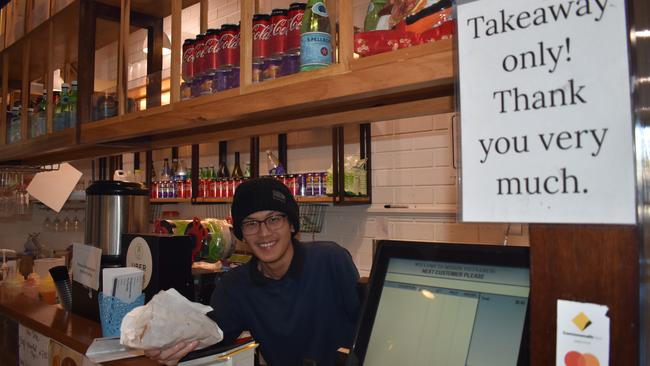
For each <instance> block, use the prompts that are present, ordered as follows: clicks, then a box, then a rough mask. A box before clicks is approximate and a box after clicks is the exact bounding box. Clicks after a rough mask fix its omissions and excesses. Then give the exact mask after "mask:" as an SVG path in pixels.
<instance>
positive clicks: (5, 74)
mask: <svg viewBox="0 0 650 366" xmlns="http://www.w3.org/2000/svg"><path fill="white" fill-rule="evenodd" d="M2 11H4V9H3V10H2ZM8 95H9V53H7V52H5V53H3V54H2V95H1V96H0V97H1V100H0V111H2V112H3V113H0V146H4V145H6V144H7V124H8V123H9V121H7V112H6V111H7V109H8V107H10V106H8V105H7V103H8V102H9V100H8Z"/></svg>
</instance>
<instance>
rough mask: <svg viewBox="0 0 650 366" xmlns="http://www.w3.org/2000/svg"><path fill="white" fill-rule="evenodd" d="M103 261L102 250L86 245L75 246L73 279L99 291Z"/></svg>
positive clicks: (73, 248)
mask: <svg viewBox="0 0 650 366" xmlns="http://www.w3.org/2000/svg"><path fill="white" fill-rule="evenodd" d="M101 259H102V250H101V249H99V248H95V247H93V246H90V245H85V244H73V247H72V279H73V280H75V281H77V282H79V283H80V284H82V285H84V286H86V287H90V288H92V289H93V290H98V289H99V268H100V264H101Z"/></svg>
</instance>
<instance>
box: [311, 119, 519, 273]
mask: <svg viewBox="0 0 650 366" xmlns="http://www.w3.org/2000/svg"><path fill="white" fill-rule="evenodd" d="M451 117H452V115H451V114H445V115H436V116H427V117H418V118H410V119H403V120H396V121H383V122H376V123H373V124H372V136H373V140H372V167H373V170H372V186H373V188H372V194H373V197H372V198H373V205H371V206H359V207H354V206H352V207H328V208H327V211H326V217H325V224H324V228H323V232H321V233H320V234H316V235H312V234H307V235H303V238H304V239H311V238H315V239H322V240H334V241H336V242H338V243H340V244H341V245H343V246H345V247H346V248H348V250H350V252H351V253H352V255H353V257H354V260H355V262H356V264H357V267H358V268H359V271H360V272H361V274H362V275H367V274H368V273H369V271H370V267H371V264H372V241H373V239H401V240H418V241H440V242H453V243H491V244H503V242H504V239H505V234H506V231H508V232H509V235H508V243H509V244H512V245H527V244H528V233H527V227H526V226H522V225H518V224H513V225H511V226H510V227H508V225H507V224H471V223H470V224H461V223H457V222H456V209H457V207H456V195H457V189H456V187H457V185H456V180H457V171H456V169H455V168H454V166H453V163H452V161H453V155H452V151H453V146H452V140H451ZM385 204H391V205H400V206H401V205H405V206H408V207H409V208H408V209H392V208H389V209H387V208H384V205H385Z"/></svg>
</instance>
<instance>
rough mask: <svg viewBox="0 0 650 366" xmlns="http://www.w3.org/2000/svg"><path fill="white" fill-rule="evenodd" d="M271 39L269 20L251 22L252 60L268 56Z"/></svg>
mask: <svg viewBox="0 0 650 366" xmlns="http://www.w3.org/2000/svg"><path fill="white" fill-rule="evenodd" d="M270 41H271V24H270V21H268V20H267V21H264V20H260V21H256V22H255V24H253V60H261V59H265V58H267V57H269V52H270V47H271V44H270Z"/></svg>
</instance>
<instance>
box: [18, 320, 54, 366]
mask: <svg viewBox="0 0 650 366" xmlns="http://www.w3.org/2000/svg"><path fill="white" fill-rule="evenodd" d="M49 348H50V338H49V337H46V336H44V335H42V334H41V333H39V332H37V331H35V330H32V329H29V328H27V327H24V326H23V325H22V324H20V325H19V326H18V355H19V356H18V357H19V361H18V364H19V365H20V366H41V365H42V366H48V359H49V357H50V352H49Z"/></svg>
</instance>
